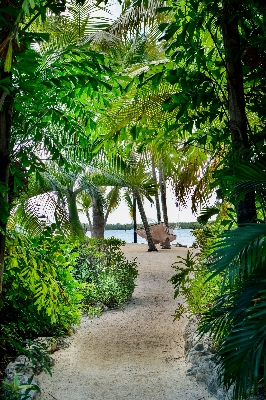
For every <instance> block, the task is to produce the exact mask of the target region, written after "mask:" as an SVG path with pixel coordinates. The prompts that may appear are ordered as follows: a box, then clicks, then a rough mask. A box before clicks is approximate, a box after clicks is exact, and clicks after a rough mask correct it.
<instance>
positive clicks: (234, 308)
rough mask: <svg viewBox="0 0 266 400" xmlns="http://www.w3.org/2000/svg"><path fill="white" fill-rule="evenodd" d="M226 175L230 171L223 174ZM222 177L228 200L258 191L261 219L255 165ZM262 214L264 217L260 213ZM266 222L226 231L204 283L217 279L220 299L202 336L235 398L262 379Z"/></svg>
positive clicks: (260, 201)
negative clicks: (207, 337)
mask: <svg viewBox="0 0 266 400" xmlns="http://www.w3.org/2000/svg"><path fill="white" fill-rule="evenodd" d="M228 172H229V171H228ZM230 172H231V173H230V174H228V175H227V174H226V173H225V176H224V180H225V181H227V182H230V181H231V182H234V188H233V191H232V192H231V196H233V197H236V198H243V195H244V193H243V192H249V191H250V190H255V189H256V192H257V198H256V200H257V207H258V210H260V212H261V213H262V215H263V214H264V211H265V206H264V183H265V171H264V167H263V166H262V164H260V163H259V162H258V161H257V162H253V163H247V164H243V165H239V166H236V167H235V168H234V170H231V171H230ZM262 210H263V212H262ZM265 237H266V228H265V222H264V221H261V223H250V224H243V225H240V226H239V227H238V228H235V229H232V230H229V231H225V232H224V233H223V234H222V235H221V236H220V237H218V240H217V241H216V243H215V245H214V246H213V249H212V252H211V253H210V256H209V274H211V276H210V275H209V278H208V279H209V281H210V283H211V282H212V280H213V279H216V278H217V276H221V277H222V281H223V285H222V286H221V294H220V295H219V296H217V298H216V301H215V304H214V306H213V308H212V309H210V310H209V311H208V312H206V313H204V314H203V318H202V321H201V325H200V331H201V332H210V333H211V334H212V335H213V337H214V340H215V341H216V343H217V347H218V354H217V356H218V357H219V360H220V375H221V381H222V382H223V383H224V384H225V386H226V387H227V388H229V387H230V386H231V385H233V390H234V398H236V399H246V398H249V397H250V396H251V394H253V393H256V390H257V389H258V384H259V382H260V380H261V379H263V376H264V375H265V361H264V352H265V348H266V341H265V335H264V331H265V318H264V306H265V290H266V289H265V265H264V264H265V249H264V247H265Z"/></svg>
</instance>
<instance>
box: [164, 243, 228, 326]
mask: <svg viewBox="0 0 266 400" xmlns="http://www.w3.org/2000/svg"><path fill="white" fill-rule="evenodd" d="M177 258H178V261H176V262H175V263H174V264H173V265H172V268H174V269H175V271H176V274H175V275H173V276H172V278H171V279H170V282H171V283H172V284H173V285H174V288H175V294H174V298H177V296H178V295H179V294H180V295H182V296H183V298H184V300H185V303H184V304H183V303H178V306H177V308H176V310H175V314H174V321H175V320H176V319H179V318H180V317H181V316H182V315H183V314H184V313H189V314H190V315H193V314H200V315H201V314H202V313H203V312H204V311H206V310H208V309H209V308H210V307H212V306H213V304H214V302H215V297H216V296H217V295H218V294H219V293H220V291H221V281H222V278H221V277H220V276H217V277H216V278H215V279H213V280H211V281H210V280H208V278H209V277H210V276H211V274H210V272H209V271H208V267H207V265H206V264H205V263H203V262H202V258H201V257H198V256H196V255H195V254H193V252H192V251H190V250H189V251H188V252H187V256H186V258H183V257H180V256H178V257H177Z"/></svg>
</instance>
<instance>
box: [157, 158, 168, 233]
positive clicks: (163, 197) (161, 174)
mask: <svg viewBox="0 0 266 400" xmlns="http://www.w3.org/2000/svg"><path fill="white" fill-rule="evenodd" d="M161 164H162V163H161ZM159 181H160V191H161V203H162V211H163V221H164V224H165V226H166V227H167V228H169V223H168V214H167V204H166V184H165V179H164V172H163V166H162V165H160V168H159Z"/></svg>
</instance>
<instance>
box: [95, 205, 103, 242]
mask: <svg viewBox="0 0 266 400" xmlns="http://www.w3.org/2000/svg"><path fill="white" fill-rule="evenodd" d="M92 226H93V228H92V237H95V238H98V239H103V238H104V213H103V208H102V206H101V204H99V203H97V202H96V200H95V199H94V198H93V199H92Z"/></svg>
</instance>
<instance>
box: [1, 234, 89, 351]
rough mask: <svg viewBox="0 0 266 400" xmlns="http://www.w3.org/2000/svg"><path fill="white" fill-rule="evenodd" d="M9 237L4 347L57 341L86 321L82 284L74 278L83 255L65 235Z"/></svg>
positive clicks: (4, 293) (3, 326) (2, 321)
mask: <svg viewBox="0 0 266 400" xmlns="http://www.w3.org/2000/svg"><path fill="white" fill-rule="evenodd" d="M52 229H53V227H50V228H47V229H46V230H44V231H43V233H42V234H41V235H40V236H38V237H35V238H29V237H27V236H25V235H23V234H21V233H19V234H18V233H17V232H14V231H12V232H9V233H8V236H7V247H6V259H5V272H4V286H3V307H2V309H1V312H0V317H1V325H0V327H1V330H0V344H1V343H3V342H8V343H9V344H12V343H13V344H14V345H15V343H19V342H21V341H23V340H24V339H25V338H27V339H30V338H34V337H36V336H51V335H54V334H60V333H62V332H63V331H66V330H67V329H68V327H69V326H70V325H73V324H77V323H79V321H80V317H81V310H80V300H81V298H82V293H81V285H80V284H79V283H78V282H77V280H76V279H75V278H74V277H73V275H72V270H73V265H74V264H75V259H76V258H77V255H78V254H77V253H75V252H73V251H72V249H71V246H70V245H69V244H66V243H63V240H64V239H62V236H61V235H60V232H53V231H52Z"/></svg>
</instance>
